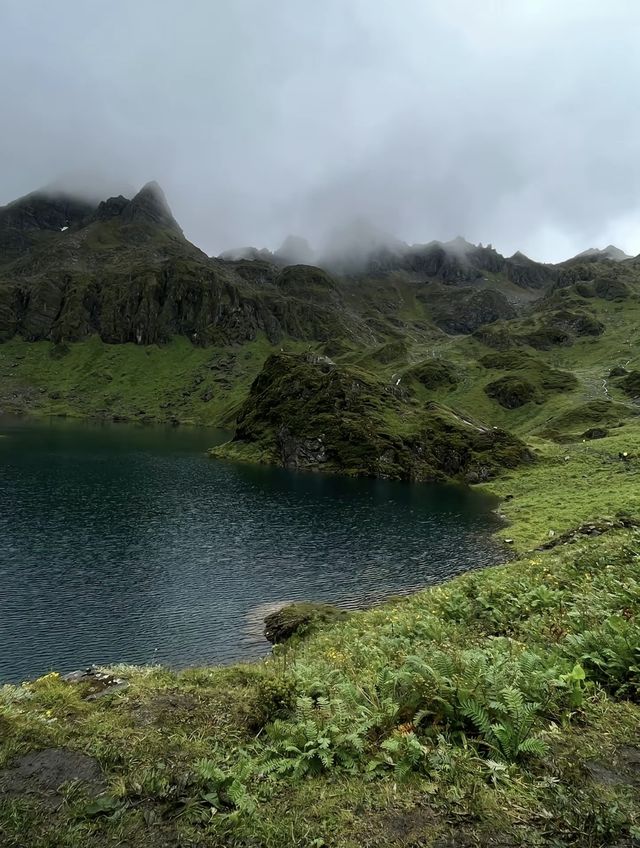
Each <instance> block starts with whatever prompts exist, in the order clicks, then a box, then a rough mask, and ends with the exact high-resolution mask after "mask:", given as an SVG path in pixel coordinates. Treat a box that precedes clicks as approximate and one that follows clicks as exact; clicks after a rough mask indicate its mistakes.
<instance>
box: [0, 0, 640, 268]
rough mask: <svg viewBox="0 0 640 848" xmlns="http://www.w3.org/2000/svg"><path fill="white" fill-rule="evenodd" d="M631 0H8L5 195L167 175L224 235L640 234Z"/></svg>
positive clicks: (213, 231)
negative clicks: (182, 1)
mask: <svg viewBox="0 0 640 848" xmlns="http://www.w3.org/2000/svg"><path fill="white" fill-rule="evenodd" d="M639 38H640V9H639V8H638V7H637V6H636V5H635V4H634V3H631V2H628V0H612V2H609V3H608V4H606V5H605V6H603V4H602V3H600V2H591V0H564V2H563V3H557V2H551V0H535V2H534V0H531V2H528V0H523V2H519V3H508V2H497V0H496V2H489V0H488V1H487V2H484V3H476V2H473V0H468V2H467V0H464V2H463V1H462V0H458V2H456V0H453V2H452V1H451V0H447V2H446V3H445V2H436V3H424V2H423V0H402V2H399V3H393V4H392V3H386V2H384V0H380V2H378V0H376V1H375V2H371V0H327V2H324V3H314V2H311V0H280V2H278V3H266V2H264V0H234V3H228V4H223V3H210V2H205V0H190V2H189V3H188V4H186V6H185V7H184V9H182V10H181V11H180V12H178V10H177V7H176V6H175V4H174V3H169V2H166V0H137V2H136V3H129V2H125V0H113V2H111V3H109V4H98V3H93V2H84V0H68V2H66V3H63V4H57V5H55V4H50V3H46V2H42V0H33V2H29V3H24V2H22V0H5V2H4V3H3V4H2V9H1V10H0V106H1V108H2V116H3V132H2V134H0V157H1V161H2V163H3V168H2V172H1V174H0V202H8V201H9V200H12V199H13V198H15V197H16V196H19V195H21V194H24V193H26V192H28V191H30V190H32V189H34V188H37V187H39V186H43V185H47V184H50V183H52V182H58V183H60V182H61V181H62V182H63V183H69V184H70V183H73V187H74V188H75V189H76V190H82V191H84V192H85V193H89V194H100V195H105V194H112V193H116V194H117V193H120V192H122V193H129V194H130V193H131V191H133V190H134V189H135V188H138V187H140V186H141V185H142V184H143V183H145V182H146V181H148V180H150V179H156V180H158V182H160V184H161V185H162V186H163V188H164V190H165V192H166V194H167V196H168V198H169V201H170V203H171V205H172V208H173V211H174V214H175V216H176V218H177V219H178V221H179V222H180V224H181V226H182V227H183V228H184V230H185V233H186V234H187V236H188V237H189V238H191V239H192V240H193V241H195V242H196V243H197V244H198V245H199V246H201V247H202V248H203V249H205V250H207V252H209V253H219V252H220V251H222V250H224V249H227V248H232V247H236V246H240V245H247V244H251V245H255V246H257V247H263V246H266V247H269V248H272V249H274V248H277V247H278V245H279V244H280V243H281V242H282V241H283V239H284V238H285V237H286V236H287V235H288V234H289V233H296V234H300V235H303V236H305V237H307V238H308V239H309V241H310V243H311V244H312V245H314V246H315V247H317V248H318V249H320V250H321V249H322V247H323V245H326V243H327V240H328V239H329V238H330V234H332V233H335V232H336V231H339V230H340V229H341V228H349V227H351V228H353V226H354V222H357V221H362V220H363V219H364V220H366V221H367V223H368V225H370V227H371V228H372V229H374V230H381V231H383V232H385V233H389V234H391V235H392V236H394V237H398V238H400V239H402V240H405V241H407V242H410V243H411V242H427V241H430V240H431V239H443V240H447V239H451V238H453V237H455V236H457V235H462V236H464V237H466V238H467V239H468V240H469V241H472V242H479V241H482V242H483V243H486V242H492V243H493V244H494V245H495V246H496V247H497V248H498V249H499V250H500V251H501V252H503V253H505V254H510V253H513V252H514V251H515V250H517V249H520V250H522V251H524V252H525V253H527V254H529V255H531V256H533V257H534V258H536V259H543V260H551V261H553V260H559V259H562V258H565V257H566V256H567V255H570V254H572V253H576V252H578V251H579V250H583V249H585V248H587V247H591V246H604V245H605V244H608V243H609V242H614V243H616V244H618V245H619V246H620V247H622V248H623V249H625V250H626V251H627V252H629V253H633V254H637V253H639V252H640V165H639V164H638V155H637V151H638V150H639V149H640V110H639V109H638V102H637V101H638V98H639V97H640V94H639V93H638V87H637V79H638V77H639V75H640V74H639V72H640V54H639V53H638V51H637V44H638V41H639Z"/></svg>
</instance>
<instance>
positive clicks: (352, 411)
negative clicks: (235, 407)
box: [212, 354, 531, 480]
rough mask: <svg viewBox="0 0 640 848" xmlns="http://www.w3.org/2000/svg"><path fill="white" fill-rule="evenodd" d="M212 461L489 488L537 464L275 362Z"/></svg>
mask: <svg viewBox="0 0 640 848" xmlns="http://www.w3.org/2000/svg"><path fill="white" fill-rule="evenodd" d="M212 454H213V455H214V456H216V457H229V458H236V459H243V458H245V459H252V460H259V461H265V462H273V463H276V464H280V465H283V466H285V467H287V468H301V469H314V470H320V469H321V470H325V471H339V472H342V473H347V474H353V475H366V476H376V477H387V478H392V479H407V480H408V479H411V480H438V479H446V478H464V477H470V478H472V479H474V480H477V479H487V478H488V477H492V476H494V475H495V474H496V473H498V472H499V471H500V470H502V469H504V468H514V467H516V466H517V465H519V464H520V463H521V462H526V461H529V460H530V459H531V455H530V453H529V451H528V449H527V448H526V446H525V445H524V444H523V443H522V442H521V441H520V440H519V439H517V438H515V437H513V436H511V435H510V434H509V433H506V432H505V431H503V430H500V429H497V428H493V427H487V426H484V425H482V424H480V423H479V422H477V421H471V420H469V419H468V418H466V417H464V415H462V414H459V413H457V412H456V411H454V410H453V409H450V408H448V407H446V406H443V405H442V404H438V403H433V402H432V403H427V404H426V405H425V404H423V403H422V402H420V401H419V400H417V399H415V398H413V397H411V396H410V395H407V393H406V392H405V390H404V389H403V388H402V386H401V385H397V384H395V383H391V384H389V383H386V382H383V381H378V380H375V379H374V378H373V377H372V376H371V375H370V374H368V373H367V372H365V371H362V370H360V369H358V368H356V367H347V366H338V365H336V364H335V363H334V362H332V361H331V360H329V359H328V358H327V357H324V356H317V355H314V354H303V355H296V356H292V355H286V354H274V355H273V356H271V357H270V358H269V359H268V360H267V362H266V363H265V366H264V368H263V370H262V372H261V373H260V374H259V375H258V377H257V378H256V380H255V381H254V383H253V384H252V386H251V389H250V391H249V396H248V397H247V400H246V401H245V403H244V404H243V405H242V407H241V408H240V410H239V412H238V416H237V423H236V431H235V435H234V438H233V440H232V441H231V442H229V443H227V444H226V445H222V446H221V447H219V448H215V449H214V450H213V451H212Z"/></svg>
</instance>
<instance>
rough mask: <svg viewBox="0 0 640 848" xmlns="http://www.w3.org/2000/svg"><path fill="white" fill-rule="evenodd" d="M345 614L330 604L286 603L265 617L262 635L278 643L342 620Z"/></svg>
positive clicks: (275, 643)
mask: <svg viewBox="0 0 640 848" xmlns="http://www.w3.org/2000/svg"><path fill="white" fill-rule="evenodd" d="M347 615H348V613H347V612H345V610H341V609H338V607H334V606H332V605H330V604H314V603H307V602H299V603H294V604H287V606H284V607H282V608H281V609H279V610H276V612H272V613H270V614H269V615H268V616H267V617H266V618H265V620H264V635H265V637H266V639H267V641H269V642H271V644H272V645H280V644H282V643H283V642H286V641H288V640H289V639H291V637H292V636H298V637H301V636H306V635H307V634H308V633H309V632H310V631H311V630H312V629H315V628H317V627H321V626H323V625H328V624H335V623H336V622H338V621H343V620H344V619H345V618H346V617H347Z"/></svg>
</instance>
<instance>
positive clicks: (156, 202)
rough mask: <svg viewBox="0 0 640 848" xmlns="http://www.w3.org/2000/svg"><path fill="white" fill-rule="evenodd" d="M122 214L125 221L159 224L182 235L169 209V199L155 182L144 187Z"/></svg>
mask: <svg viewBox="0 0 640 848" xmlns="http://www.w3.org/2000/svg"><path fill="white" fill-rule="evenodd" d="M121 214H122V218H123V220H125V221H131V222H132V221H135V222H146V223H152V224H157V225H159V226H161V227H167V228H168V229H171V230H174V231H175V232H177V233H180V234H181V235H182V230H181V229H180V226H179V225H178V222H177V221H176V219H175V218H174V217H173V214H172V212H171V209H170V208H169V204H168V203H167V198H166V197H165V194H164V192H163V191H162V189H161V188H160V186H159V185H158V183H157V182H155V181H153V182H149V183H147V184H146V185H145V186H143V187H142V188H141V189H140V191H139V192H138V193H137V194H136V195H135V197H134V198H133V199H132V200H131V201H129V203H128V204H127V205H126V207H124V208H123V210H122V213H121Z"/></svg>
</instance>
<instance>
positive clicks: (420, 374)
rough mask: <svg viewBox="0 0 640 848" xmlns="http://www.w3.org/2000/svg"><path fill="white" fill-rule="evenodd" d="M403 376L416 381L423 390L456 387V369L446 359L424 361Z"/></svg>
mask: <svg viewBox="0 0 640 848" xmlns="http://www.w3.org/2000/svg"><path fill="white" fill-rule="evenodd" d="M405 376H406V377H407V378H409V379H412V380H416V381H417V382H418V383H420V385H421V386H424V388H425V389H440V388H455V386H457V385H458V374H457V370H456V367H455V365H453V363H451V362H448V361H447V360H446V359H425V361H424V362H420V363H418V365H414V366H413V368H410V369H409V370H408V371H407V372H406V374H405Z"/></svg>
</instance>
